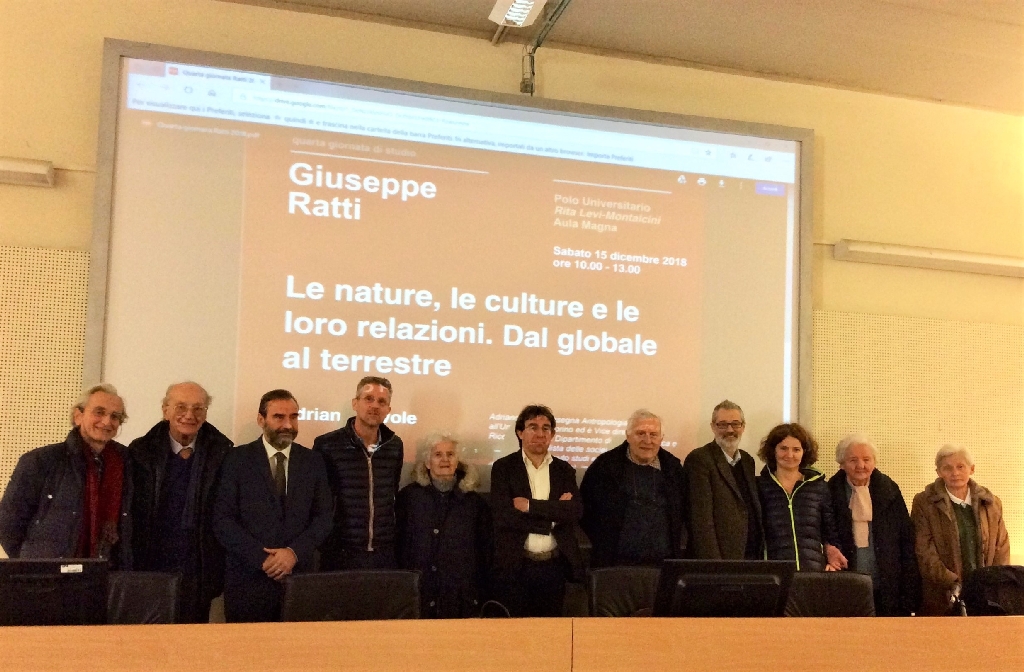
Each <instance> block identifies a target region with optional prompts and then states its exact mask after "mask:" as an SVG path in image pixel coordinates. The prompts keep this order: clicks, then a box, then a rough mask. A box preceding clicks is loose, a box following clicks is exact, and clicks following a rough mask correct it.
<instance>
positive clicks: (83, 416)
mask: <svg viewBox="0 0 1024 672" xmlns="http://www.w3.org/2000/svg"><path fill="white" fill-rule="evenodd" d="M127 419H128V415H127V414H126V413H125V410H124V401H123V400H122V399H121V397H120V396H118V394H117V390H116V389H114V386H113V385H108V384H100V385H94V386H92V387H90V388H89V389H87V390H86V391H85V392H84V393H83V394H82V396H81V397H79V398H78V401H77V402H76V403H75V405H74V406H73V407H72V409H71V424H72V425H73V426H72V428H71V431H70V432H68V436H67V438H66V439H64V441H63V442H61V443H55V444H52V445H49V446H43V447H42V448H36V449H35V450H30V451H29V452H27V453H25V454H24V455H22V456H21V459H19V460H18V465H17V466H16V467H15V468H14V474H12V475H11V480H10V482H9V483H8V484H7V490H6V491H5V492H4V497H3V500H0V545H2V546H3V548H4V551H5V552H6V553H7V555H8V556H9V557H12V558H104V559H109V560H110V565H111V568H112V569H121V570H128V569H131V568H132V567H131V529H132V526H131V501H132V478H131V460H130V457H129V455H128V449H127V448H125V447H124V446H123V445H121V444H120V443H118V442H116V441H114V437H115V436H117V433H118V432H119V431H120V430H121V423H123V422H124V421H125V420H127ZM0 599H3V598H2V597H0Z"/></svg>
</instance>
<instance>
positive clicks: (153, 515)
mask: <svg viewBox="0 0 1024 672" xmlns="http://www.w3.org/2000/svg"><path fill="white" fill-rule="evenodd" d="M210 401H211V398H210V395H209V394H208V393H207V392H206V390H205V389H203V387H202V386H201V385H199V384H197V383H193V382H185V383H177V384H174V385H171V386H169V387H168V388H167V393H166V394H165V395H164V400H163V405H162V408H163V416H164V419H163V420H162V421H160V422H158V423H157V424H156V425H154V426H153V428H152V429H150V430H149V432H148V433H147V434H146V435H145V436H141V437H139V438H137V439H135V440H134V441H132V442H131V444H130V445H129V446H128V450H129V451H130V452H131V455H132V465H133V472H132V473H133V481H134V485H135V494H134V497H133V499H132V518H133V523H134V527H133V534H132V548H133V552H134V561H135V562H134V568H135V569H137V570H148V571H156V572H176V573H180V574H181V584H180V588H179V609H178V622H179V623H207V622H209V620H210V602H211V601H212V600H213V598H215V597H216V596H218V595H220V594H221V592H222V591H223V590H224V550H223V549H222V548H221V546H220V544H219V543H217V539H216V538H215V537H214V536H213V526H212V522H213V521H212V519H213V497H214V486H215V484H216V480H217V476H218V475H219V473H220V466H221V463H222V462H223V461H224V456H225V455H226V454H227V452H228V449H229V448H231V446H232V443H231V440H230V439H228V437H226V436H224V435H223V434H221V433H220V432H219V431H218V430H217V428H216V427H214V426H213V425H211V424H210V423H208V422H206V412H207V410H208V409H209V407H210Z"/></svg>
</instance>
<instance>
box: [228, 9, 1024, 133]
mask: <svg viewBox="0 0 1024 672" xmlns="http://www.w3.org/2000/svg"><path fill="white" fill-rule="evenodd" d="M227 1H230V2H242V3H245V4H258V5H262V6H272V7H277V8H280V9H285V10H292V11H305V12H317V13H326V14H340V15H343V16H347V17H350V18H356V19H362V20H368V21H385V22H396V21H397V22H400V23H404V24H408V25H413V26H415V27H418V28H422V29H425V30H439V31H448V32H451V31H456V32H459V33H463V34H469V35H473V36H477V37H479V38H480V39H490V38H491V37H492V35H493V34H494V32H495V29H496V28H497V27H496V26H495V25H494V24H493V23H491V22H490V21H488V20H487V15H488V13H489V12H490V10H491V7H493V5H494V0H443V1H440V2H435V1H429V0H227ZM548 4H549V5H553V4H557V0H550V1H549V3H548ZM539 25H540V22H539V20H538V23H537V24H535V25H534V26H532V27H530V28H525V29H510V30H509V31H508V32H507V33H506V34H505V37H504V39H506V40H513V41H527V40H529V39H532V38H533V36H534V34H535V33H536V30H537V27H538V26H539ZM544 46H548V47H553V46H560V47H576V48H584V49H594V50H600V51H602V52H604V53H608V52H611V53H614V54H618V55H622V56H626V57H629V56H633V57H644V58H652V57H653V58H659V59H672V60H676V61H680V62H684V63H686V64H688V65H691V66H697V67H702V66H703V67H710V68H726V69H729V70H733V71H739V72H745V73H751V74H757V75H762V76H766V77H772V78H784V79H789V80H797V81H808V82H815V83H819V84H826V85H831V86H839V87H844V88H852V89H856V90H861V91H874V92H879V93H885V94H891V95H898V96H909V97H912V98H921V99H926V100H935V101H942V102H946V103H952V104H958V105H968V106H971V107H981V108H988V109H994V110H1000V111H1003V112H1010V113H1013V114H1017V115H1024V0H572V2H571V3H570V4H569V6H568V8H567V9H566V10H565V12H564V13H563V14H562V17H561V19H560V20H559V21H558V23H557V24H556V25H555V27H554V29H553V30H552V31H551V33H550V34H549V35H548V37H547V39H546V41H545V42H544ZM542 57H543V48H542V50H541V51H540V52H538V58H540V59H541V60H540V61H539V63H540V64H541V65H540V66H539V67H543V65H542V63H543V58H542Z"/></svg>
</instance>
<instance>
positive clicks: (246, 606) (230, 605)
mask: <svg viewBox="0 0 1024 672" xmlns="http://www.w3.org/2000/svg"><path fill="white" fill-rule="evenodd" d="M232 578H235V577H230V576H229V577H227V580H226V581H225V585H224V620H226V621H227V622H228V623H267V622H274V621H280V620H281V598H282V597H284V584H283V583H282V582H280V581H275V580H274V579H271V578H270V577H268V576H266V575H263V576H248V577H245V579H244V580H237V578H241V577H237V578H236V580H234V581H232V580H231V579H232ZM207 620H209V619H207Z"/></svg>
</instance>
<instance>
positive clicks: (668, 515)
mask: <svg viewBox="0 0 1024 672" xmlns="http://www.w3.org/2000/svg"><path fill="white" fill-rule="evenodd" d="M661 439H662V433H661V418H659V417H658V416H657V415H655V414H654V413H651V412H650V411H646V410H639V411H636V412H635V413H633V415H631V416H630V417H629V420H628V421H627V423H626V440H625V441H624V442H623V443H622V444H621V445H619V446H618V447H616V448H612V449H611V450H609V451H607V452H605V453H602V454H601V455H599V456H598V458H597V459H596V460H594V463H593V464H591V465H590V467H589V468H588V469H587V472H586V474H584V476H583V484H582V485H581V486H580V492H581V493H582V495H583V520H582V522H581V525H582V527H583V531H584V532H586V533H587V536H588V537H589V538H590V543H591V545H592V549H591V552H590V566H591V567H593V568H595V569H596V568H600V567H613V566H616V565H652V566H660V565H661V561H662V560H664V559H665V558H681V557H683V549H684V547H685V546H686V523H685V519H686V517H685V513H684V512H685V510H686V502H685V499H686V495H685V493H686V480H685V477H684V475H683V466H682V463H681V462H680V461H679V458H678V457H676V456H675V455H673V454H672V453H670V452H668V451H667V450H665V449H664V448H662V447H661Z"/></svg>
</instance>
